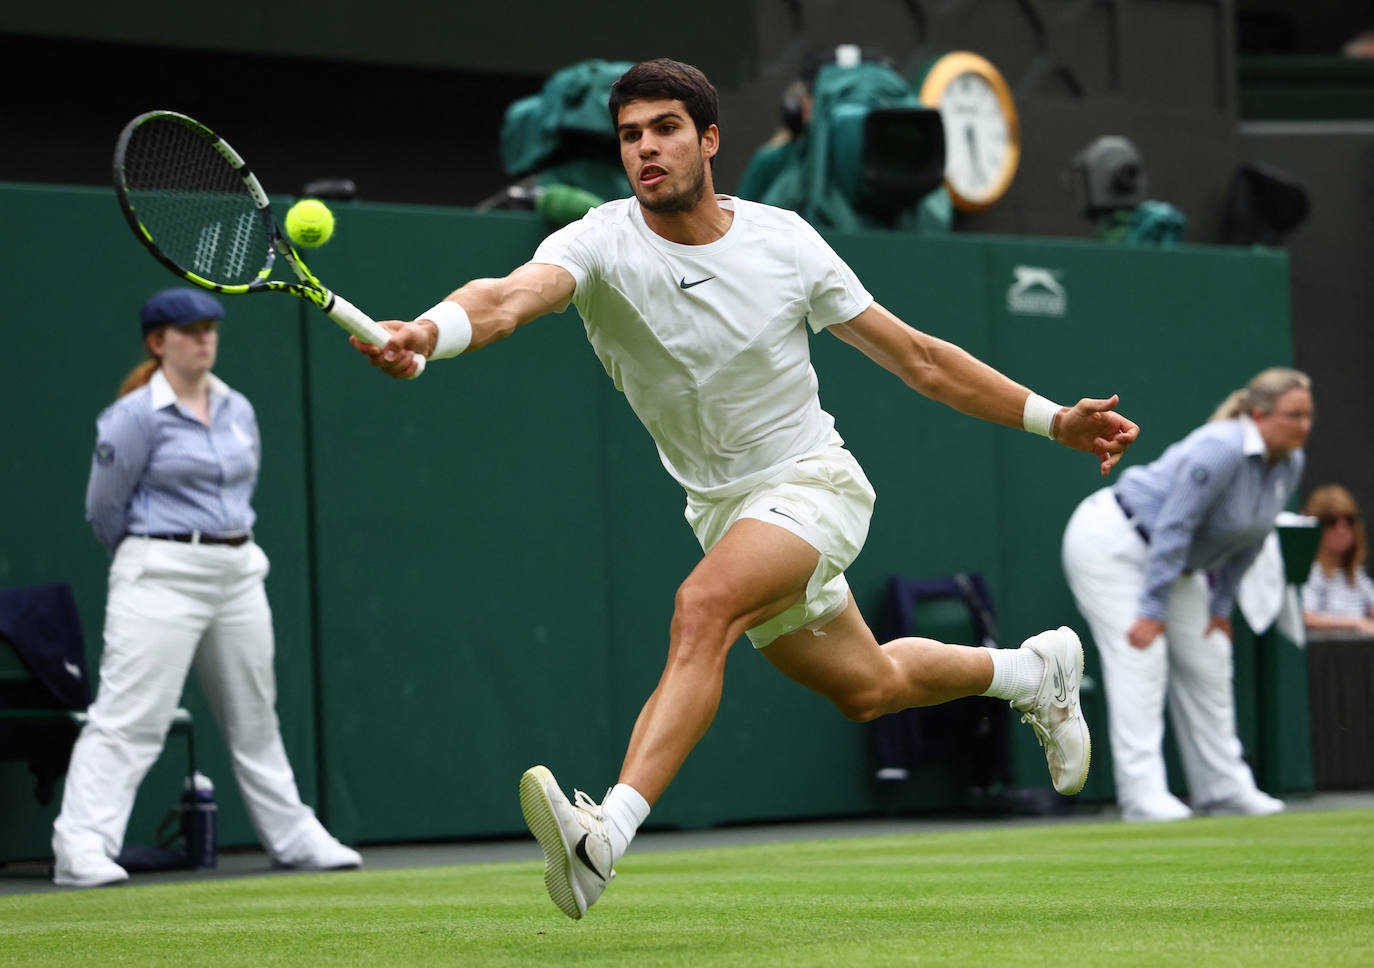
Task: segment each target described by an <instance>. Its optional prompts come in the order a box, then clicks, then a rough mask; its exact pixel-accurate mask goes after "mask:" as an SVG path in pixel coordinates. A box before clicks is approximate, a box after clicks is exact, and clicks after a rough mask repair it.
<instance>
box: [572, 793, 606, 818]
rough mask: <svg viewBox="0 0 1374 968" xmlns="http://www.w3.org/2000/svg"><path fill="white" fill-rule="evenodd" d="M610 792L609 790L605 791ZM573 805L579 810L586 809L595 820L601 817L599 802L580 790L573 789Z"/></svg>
mask: <svg viewBox="0 0 1374 968" xmlns="http://www.w3.org/2000/svg"><path fill="white" fill-rule="evenodd" d="M607 792H608V793H609V792H610V791H609V790H608V791H607ZM573 805H574V806H576V807H577V808H579V809H581V810H585V811H587V812H588V813H589V814H591V815H592V816H593V817H595V818H596V819H597V820H600V819H601V804H599V803H597V802H596V801H595V800H593V799H592V798H591V797H589V796H587V795H586V794H585V793H583V792H582V791H581V790H573Z"/></svg>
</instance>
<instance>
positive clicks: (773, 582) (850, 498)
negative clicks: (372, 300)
mask: <svg viewBox="0 0 1374 968" xmlns="http://www.w3.org/2000/svg"><path fill="white" fill-rule="evenodd" d="M610 111H611V117H612V119H613V122H614V124H615V129H616V131H617V132H618V135H619V143H620V156H621V161H622V162H623V164H624V167H625V173H626V176H627V177H628V179H629V182H630V186H631V188H632V189H633V191H634V197H632V198H625V199H621V200H619V201H614V202H608V203H606V204H604V205H602V206H600V207H599V208H596V209H594V210H592V211H590V212H588V213H587V215H586V216H584V217H583V218H582V219H580V220H578V221H577V222H574V223H572V224H570V225H568V226H565V227H564V228H562V229H559V230H558V231H557V232H554V233H553V234H552V235H550V236H549V237H548V238H547V239H545V241H544V242H543V243H542V244H541V245H540V246H539V248H538V250H537V251H536V252H535V255H534V258H533V259H532V260H531V261H530V262H528V263H526V264H525V265H523V266H521V267H519V268H518V269H516V270H515V271H514V272H512V273H511V274H510V275H508V276H506V277H505V278H504V279H478V280H474V281H472V282H469V283H467V284H466V285H464V286H463V287H462V288H460V289H458V290H457V291H455V292H454V293H452V294H450V295H449V296H448V297H446V298H445V299H444V300H443V301H441V302H440V303H439V304H438V305H436V306H435V307H434V308H433V309H431V310H429V311H427V312H425V313H424V314H422V315H421V317H420V318H418V319H416V320H414V321H411V322H390V323H387V324H385V325H386V326H387V328H389V329H391V330H392V331H393V334H392V337H391V340H390V341H389V342H388V343H387V344H386V346H385V347H373V346H368V345H366V344H362V343H359V342H358V341H357V340H351V341H352V342H353V345H354V346H355V348H356V349H358V350H359V352H361V353H363V354H364V355H366V356H368V357H369V358H370V359H371V361H372V363H373V365H374V366H378V367H380V368H381V369H382V370H383V371H385V372H386V373H388V374H390V375H391V376H394V377H403V376H406V375H408V374H409V373H410V372H411V371H412V370H413V366H412V354H413V353H417V352H418V353H423V354H424V355H425V356H427V357H428V358H430V359H443V358H446V357H452V356H456V355H458V354H459V353H464V352H467V353H470V352H472V351H473V350H477V349H481V348H482V347H484V346H486V345H488V344H489V343H492V342H495V341H496V340H498V339H501V338H503V337H506V336H509V335H510V334H511V333H512V332H513V331H514V330H515V329H516V328H517V327H518V326H522V325H524V324H525V323H528V322H530V321H531V320H534V319H537V318H539V317H540V316H544V315H546V314H549V313H555V312H560V311H562V310H563V309H564V308H565V307H566V306H567V305H568V303H569V302H571V303H572V304H573V305H575V306H576V307H577V309H578V312H579V313H580V314H581V317H582V319H583V321H584V323H585V325H586V329H587V337H588V339H589V340H590V341H591V343H592V346H593V347H594V348H595V350H596V352H597V355H598V356H599V357H600V359H601V361H602V363H603V364H604V365H605V367H606V370H607V372H608V373H609V374H610V376H611V378H612V379H613V380H614V381H615V385H616V387H617V389H619V390H621V391H623V392H624V393H625V395H626V397H627V398H628V400H629V403H630V406H631V407H633V408H634V411H635V413H636V414H637V415H638V416H639V419H640V420H641V421H642V422H643V423H644V426H645V428H646V429H647V430H648V431H649V433H650V434H651V435H652V436H653V438H654V441H655V442H656V443H657V445H658V451H659V455H660V457H661V458H662V461H663V466H664V467H665V468H666V469H667V471H668V473H669V474H671V475H672V476H673V477H674V478H675V479H676V480H677V481H678V482H679V483H680V484H681V485H682V486H683V489H684V490H685V491H686V492H687V509H686V517H687V520H688V522H689V523H690V524H691V526H692V528H693V530H694V531H695V532H696V535H697V538H698V539H699V540H700V542H701V546H702V548H703V550H704V552H705V555H704V557H703V558H702V559H701V562H700V563H699V564H698V565H697V566H696V567H695V568H694V569H693V570H692V572H691V574H690V575H688V576H687V578H686V580H685V581H683V583H682V584H681V586H680V587H679V588H678V590H677V597H676V600H675V603H674V606H675V607H674V613H673V618H672V623H671V626H670V628H669V641H668V659H667V664H666V666H665V668H664V670H663V675H662V678H661V679H660V680H659V683H658V687H657V688H656V689H655V690H654V691H653V694H652V695H650V696H649V699H648V701H647V702H646V703H645V704H644V708H643V710H642V711H641V713H640V715H639V718H638V720H637V721H636V723H635V727H634V730H633V733H632V735H631V737H630V742H629V748H628V750H627V751H626V754H625V759H624V763H623V766H622V768H621V772H620V777H619V782H618V783H617V784H616V785H615V786H614V788H612V789H611V790H610V791H609V793H608V794H607V796H606V798H605V801H604V802H603V803H601V804H599V805H598V804H597V803H595V802H594V801H593V800H592V799H591V798H590V797H588V796H586V794H583V793H582V792H581V791H576V793H575V801H573V802H570V801H569V800H568V798H567V797H566V796H565V795H564V793H563V792H562V790H561V789H560V788H559V786H558V784H557V783H556V782H555V780H554V778H553V775H552V774H551V773H550V772H549V771H548V770H547V769H545V768H544V767H542V766H536V767H533V768H532V769H530V770H529V771H527V772H526V773H525V775H524V776H523V777H522V779H521V805H522V808H523V810H524V813H525V819H526V821H527V822H528V823H529V825H530V829H531V831H532V832H533V833H534V835H535V837H536V838H537V839H538V840H539V843H540V845H541V846H542V847H543V849H544V853H545V882H546V885H547V887H548V889H549V894H550V896H551V897H552V899H553V900H554V902H555V903H556V904H557V905H558V906H559V907H560V908H561V909H562V910H563V911H564V913H566V914H568V915H569V916H570V917H574V918H580V917H582V915H583V914H585V913H586V910H587V908H588V906H590V905H591V904H592V903H594V902H595V901H596V899H597V898H598V897H599V896H600V895H601V892H602V890H603V889H604V888H605V886H606V884H607V883H608V882H609V881H610V879H611V877H613V876H614V873H615V871H614V865H615V863H616V861H617V860H618V859H619V858H620V857H621V856H622V855H623V854H624V852H625V850H626V849H627V847H628V846H629V843H630V840H631V838H633V836H634V834H635V831H636V830H637V829H638V827H639V826H640V824H642V823H643V822H644V820H645V818H646V817H647V816H648V813H649V808H650V806H651V805H652V804H653V803H654V802H655V801H657V800H658V798H659V797H660V796H661V795H662V794H663V792H664V790H665V789H666V788H667V787H668V785H669V783H670V782H671V781H672V779H673V777H674V775H675V774H676V773H677V771H678V769H679V767H681V766H682V763H683V762H684V760H685V759H686V757H687V755H688V753H689V752H691V750H692V748H693V747H694V746H695V745H696V743H697V742H698V741H699V740H700V739H701V737H702V736H703V734H705V732H706V729H707V727H708V726H709V725H710V723H711V720H712V719H713V718H714V716H715V713H716V708H717V706H718V705H719V702H720V696H721V688H722V679H723V674H724V669H725V658H726V653H727V652H728V650H729V649H730V646H731V644H732V643H734V642H735V641H736V640H737V639H738V638H739V637H740V636H741V635H743V634H747V635H748V636H749V638H750V640H751V641H752V642H753V644H754V647H755V648H756V649H758V650H760V651H761V652H762V654H763V655H764V657H765V658H767V659H768V661H769V662H771V663H772V664H773V665H774V666H776V667H777V669H778V670H779V671H780V672H782V673H783V675H786V676H788V677H790V678H791V679H794V680H796V681H797V682H799V683H801V684H802V685H803V686H806V687H807V688H810V689H813V690H815V691H816V692H818V693H820V694H821V695H823V696H825V697H827V698H828V699H830V700H831V701H832V702H833V703H834V704H835V705H836V706H837V707H838V708H839V710H840V712H842V713H843V714H844V715H845V716H846V717H848V718H850V719H852V720H855V721H860V722H863V721H867V720H871V719H874V718H876V717H878V716H881V715H883V714H885V713H891V712H896V711H898V710H901V709H906V708H909V707H912V706H927V705H933V704H936V703H942V702H946V701H948V700H952V699H958V698H961V697H964V696H977V695H989V696H995V697H998V698H1002V699H1006V700H1009V701H1010V703H1011V704H1012V706H1014V707H1015V708H1016V709H1018V710H1020V711H1021V712H1022V713H1023V714H1024V716H1023V720H1024V721H1025V722H1029V723H1030V724H1031V726H1032V728H1033V729H1034V730H1035V733H1036V735H1037V737H1038V738H1039V740H1040V742H1041V744H1042V745H1043V746H1044V747H1045V752H1046V755H1047V757H1048V760H1049V767H1050V773H1051V776H1052V778H1053V781H1054V785H1055V787H1056V789H1058V790H1059V791H1061V792H1063V793H1077V792H1078V791H1079V790H1081V789H1082V787H1083V783H1084V781H1085V780H1086V778H1087V772H1088V758H1089V738H1088V730H1087V727H1086V725H1085V724H1084V722H1083V717H1082V713H1081V711H1080V709H1079V701H1078V688H1079V680H1080V678H1081V676H1082V669H1083V665H1082V663H1083V659H1082V647H1081V645H1080V644H1079V641H1078V637H1077V636H1076V635H1075V634H1074V633H1073V631H1071V630H1070V629H1067V628H1060V629H1056V630H1052V631H1049V632H1044V633H1042V634H1040V635H1037V636H1035V637H1034V638H1031V639H1029V640H1028V641H1027V642H1025V643H1024V644H1023V646H1022V647H1021V648H1019V649H1005V650H989V649H985V648H980V647H969V646H960V645H948V644H944V643H940V642H936V641H933V640H929V639H918V638H903V639H897V640H895V641H893V642H888V643H886V644H884V645H879V643H878V642H877V641H876V640H875V639H874V636H873V633H872V632H871V631H870V630H869V627H868V625H867V624H865V622H864V619H863V617H862V616H861V615H860V614H859V609H858V608H857V606H856V605H855V603H854V598H853V596H852V595H851V594H850V592H849V587H848V585H847V584H846V582H845V577H844V571H845V568H847V567H848V566H849V564H850V562H852V561H853V560H854V558H855V557H856V556H857V555H858V553H859V550H860V549H861V548H862V547H863V543H864V539H865V538H866V536H867V533H868V524H869V517H870V514H871V512H872V509H873V500H874V494H873V490H872V488H871V487H870V486H869V483H868V480H867V478H866V477H865V476H864V472H863V470H862V469H861V468H860V467H859V465H858V463H857V462H856V461H855V459H854V457H853V456H852V455H851V454H850V453H849V451H848V450H846V449H845V447H844V443H843V441H842V440H841V438H840V436H839V435H838V434H837V433H836V432H835V426H834V420H833V419H832V418H831V416H830V415H829V414H828V413H826V412H825V411H823V410H822V409H821V406H820V400H819V396H818V393H817V380H816V374H815V371H814V370H813V369H812V367H811V361H810V355H809V347H808V333H807V329H808V328H809V329H811V330H813V331H815V332H818V333H819V332H821V331H822V330H828V331H829V332H830V333H831V334H833V335H834V336H837V337H838V338H839V339H841V340H843V341H844V342H846V343H849V344H850V345H852V346H854V347H855V348H856V349H858V350H859V351H860V352H862V353H864V354H865V355H867V356H869V357H870V358H871V359H872V360H873V361H874V362H876V363H877V364H878V365H879V366H881V367H883V368H884V369H887V370H890V371H891V372H892V373H894V374H896V375H897V376H898V377H899V378H901V379H902V380H903V381H905V382H906V383H907V384H908V385H909V386H911V387H912V388H913V389H915V390H916V391H917V392H919V393H921V394H923V395H925V396H927V397H930V398H932V399H934V400H937V401H939V402H941V403H945V404H948V405H949V406H952V407H954V408H955V409H957V410H959V411H961V412H963V413H966V414H969V415H971V416H974V417H978V418H981V419H983V420H988V421H992V422H995V423H1000V424H1003V425H1005V426H1009V427H1023V428H1025V429H1027V430H1031V431H1033V432H1036V433H1039V434H1042V435H1044V436H1046V437H1050V438H1052V439H1055V440H1057V441H1059V442H1060V443H1061V444H1063V445H1065V446H1067V447H1071V448H1074V449H1076V450H1081V451H1086V452H1089V453H1092V454H1093V455H1095V456H1096V458H1097V460H1098V462H1099V466H1100V469H1101V472H1102V473H1103V474H1107V473H1108V472H1109V471H1110V470H1111V468H1112V466H1113V465H1115V464H1116V462H1117V461H1118V460H1119V459H1120V457H1121V454H1122V453H1123V452H1124V451H1125V450H1126V448H1127V446H1128V445H1129V444H1130V443H1131V442H1132V441H1133V440H1135V438H1136V435H1137V433H1138V432H1139V431H1138V428H1137V427H1136V425H1135V424H1134V423H1132V422H1131V421H1129V420H1127V419H1126V418H1125V417H1122V416H1121V415H1120V414H1118V413H1116V412H1115V407H1116V404H1117V398H1116V397H1115V396H1113V397H1110V398H1108V399H1105V400H1095V399H1084V400H1080V401H1079V402H1078V403H1077V404H1075V405H1074V406H1072V407H1061V406H1059V405H1057V404H1054V403H1051V402H1050V401H1049V400H1046V399H1045V398H1043V397H1040V396H1038V395H1036V394H1034V393H1032V392H1030V391H1029V390H1028V389H1027V388H1026V387H1024V386H1021V385H1020V384H1018V383H1015V382H1013V381H1012V380H1011V379H1009V378H1007V377H1006V376H1003V375H1002V374H1001V373H999V372H997V371H996V370H994V369H993V368H992V367H990V366H987V365H986V364H984V363H982V362H980V361H978V360H977V359H975V358H974V357H972V356H971V355H969V354H968V353H966V352H965V351H964V350H962V349H960V348H958V347H957V346H954V345H952V344H950V343H947V342H945V341H943V340H940V339H936V338H935V337H932V336H929V335H927V334H925V333H922V332H920V331H918V330H915V329H913V328H911V327H910V326H908V325H906V324H905V323H904V322H902V321H901V320H900V319H898V318H897V317H896V316H894V315H893V314H892V313H890V312H888V311H887V310H886V309H884V308H883V307H882V306H880V305H879V304H878V303H876V302H875V301H874V300H873V297H872V296H871V295H869V293H868V292H867V291H866V290H865V289H864V287H863V285H862V284H861V283H860V282H859V280H858V278H857V277H856V276H855V274H854V273H853V272H852V271H851V270H850V268H849V267H848V266H847V265H845V263H844V262H843V261H841V259H840V258H839V257H838V256H837V255H836V254H835V253H834V252H833V251H832V250H831V249H830V247H829V246H828V245H827V244H826V243H825V242H824V241H823V240H822V239H821V237H820V236H819V235H818V234H817V233H816V232H815V231H814V230H813V229H812V228H811V227H810V226H809V225H808V224H807V223H806V222H805V221H803V220H802V219H801V218H800V217H799V216H797V215H796V214H795V213H793V212H789V211H784V210H781V209H776V208H771V207H769V206H765V205H760V204H756V203H752V202H748V201H745V200H742V199H738V198H732V197H729V196H724V195H717V194H716V192H715V189H714V185H713V182H712V175H711V160H712V158H713V157H714V156H715V154H716V152H717V150H718V149H719V146H720V131H719V128H718V127H717V114H718V106H717V96H716V91H715V88H714V87H712V85H711V83H710V82H709V81H708V80H707V78H706V77H705V76H704V75H703V74H702V73H701V71H699V70H697V69H696V68H695V67H691V66H689V65H686V64H681V63H678V62H675V61H670V60H662V59H660V60H653V61H647V62H644V63H641V64H638V65H636V66H635V67H633V68H631V69H630V70H629V71H628V72H626V73H625V74H624V75H623V76H622V77H621V78H620V79H619V81H617V82H616V84H615V85H614V87H613V88H612V92H611V98H610Z"/></svg>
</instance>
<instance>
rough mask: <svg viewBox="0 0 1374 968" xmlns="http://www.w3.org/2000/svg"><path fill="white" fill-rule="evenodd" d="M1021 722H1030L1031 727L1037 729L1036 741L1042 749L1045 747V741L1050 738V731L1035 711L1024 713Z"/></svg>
mask: <svg viewBox="0 0 1374 968" xmlns="http://www.w3.org/2000/svg"><path fill="white" fill-rule="evenodd" d="M1021 722H1022V723H1030V727H1031V729H1032V730H1034V731H1035V741H1036V742H1037V743H1039V744H1040V748H1041V749H1044V747H1045V743H1046V742H1047V741H1048V740H1049V738H1050V731H1049V730H1048V729H1046V728H1045V726H1044V724H1043V723H1041V722H1040V720H1039V719H1038V718H1037V717H1036V716H1035V714H1034V713H1023V714H1022V716H1021Z"/></svg>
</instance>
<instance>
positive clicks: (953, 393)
mask: <svg viewBox="0 0 1374 968" xmlns="http://www.w3.org/2000/svg"><path fill="white" fill-rule="evenodd" d="M830 331H831V332H832V333H834V334H835V335H836V336H838V337H839V338H840V339H841V340H843V341H844V342H846V343H848V344H850V345H851V346H853V347H855V348H856V349H858V350H859V351H860V352H862V353H863V354H864V355H866V356H868V357H869V358H870V359H872V360H873V361H874V362H875V363H877V364H878V365H879V366H881V367H883V368H884V369H886V370H889V371H891V372H892V373H894V374H896V375H897V376H898V377H900V378H901V379H902V381H903V382H905V383H906V384H907V386H909V387H911V388H912V389H913V390H915V391H917V392H918V393H920V394H923V395H924V396H927V397H930V398H931V399H932V400H938V401H939V402H941V403H944V404H947V405H948V406H951V407H953V408H954V409H956V410H958V411H959V412H961V413H966V414H968V415H969V416H972V417H978V418H980V419H982V420H989V421H992V422H993V423H999V424H1002V425H1003V426H1006V427H1024V428H1026V429H1031V428H1030V427H1028V414H1029V413H1030V411H1031V410H1032V407H1029V406H1028V403H1027V401H1028V399H1029V398H1031V397H1033V396H1034V394H1032V393H1031V391H1030V390H1029V389H1027V388H1026V387H1024V386H1022V385H1021V384H1019V383H1017V382H1016V381H1015V380H1012V379H1010V378H1009V377H1007V376H1004V375H1003V374H1002V373H1000V372H998V371H997V370H995V369H994V368H992V367H991V366H989V365H988V364H986V363H984V362H983V361H982V360H979V359H978V358H976V357H975V356H973V355H972V354H971V353H969V352H967V351H966V350H964V349H962V348H960V347H958V346H955V345H954V344H953V343H949V342H947V341H945V340H942V339H939V338H937V337H934V336H931V335H930V334H928V333H923V332H921V331H920V330H918V329H913V328H912V327H910V326H908V325H907V324H906V323H904V322H902V321H901V320H900V319H898V318H897V317H896V316H894V315H893V314H892V313H890V312H888V311H887V310H886V309H884V308H883V307H882V306H880V305H878V304H877V303H876V302H875V303H873V305H871V306H869V307H868V308H867V309H865V310H864V311H863V312H862V313H860V314H859V315H858V316H856V317H854V318H853V319H851V320H850V321H849V322H847V323H840V324H838V325H835V326H831V327H830ZM1036 399H1037V400H1039V398H1036ZM1040 402H1041V403H1047V401H1040ZM1116 404H1117V398H1116V397H1115V396H1113V397H1111V398H1109V399H1107V400H1091V399H1084V400H1080V401H1078V403H1076V404H1074V405H1073V406H1072V407H1060V408H1059V409H1058V412H1057V413H1054V414H1052V415H1045V419H1046V421H1047V430H1048V431H1049V433H1048V435H1049V436H1052V437H1053V438H1054V439H1055V440H1058V441H1059V442H1060V443H1062V444H1063V445H1064V446H1066V447H1072V448H1073V449H1074V450H1082V451H1086V452H1088V453H1090V454H1093V455H1094V456H1096V457H1097V458H1098V460H1099V461H1100V462H1101V469H1102V473H1103V474H1107V473H1109V472H1110V471H1111V469H1112V468H1113V467H1114V466H1116V463H1117V461H1119V460H1120V459H1121V455H1122V454H1124V453H1125V452H1126V448H1127V447H1129V446H1130V445H1131V442H1132V441H1134V440H1135V439H1136V436H1137V435H1138V434H1139V433H1140V428H1139V427H1137V426H1136V425H1135V424H1134V423H1132V422H1131V421H1130V420H1127V419H1126V418H1125V417H1123V416H1121V415H1120V414H1119V413H1117V412H1116V410H1115V408H1116Z"/></svg>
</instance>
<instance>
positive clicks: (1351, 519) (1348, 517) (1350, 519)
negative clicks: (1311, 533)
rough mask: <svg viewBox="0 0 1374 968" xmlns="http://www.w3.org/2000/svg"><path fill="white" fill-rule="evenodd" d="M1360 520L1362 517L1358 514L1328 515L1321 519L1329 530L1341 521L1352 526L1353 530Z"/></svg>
mask: <svg viewBox="0 0 1374 968" xmlns="http://www.w3.org/2000/svg"><path fill="white" fill-rule="evenodd" d="M1359 520H1360V516H1359V515H1358V514H1328V515H1325V516H1324V517H1322V518H1320V521H1321V523H1322V524H1324V525H1326V526H1327V527H1328V528H1329V527H1330V526H1331V525H1333V524H1336V523H1337V522H1340V521H1344V522H1345V523H1346V524H1348V525H1350V526H1351V527H1352V528H1353V527H1354V526H1355V525H1356V524H1357V523H1358V522H1359Z"/></svg>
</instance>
